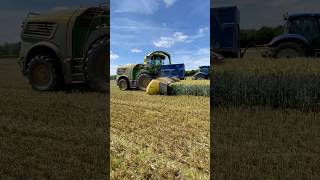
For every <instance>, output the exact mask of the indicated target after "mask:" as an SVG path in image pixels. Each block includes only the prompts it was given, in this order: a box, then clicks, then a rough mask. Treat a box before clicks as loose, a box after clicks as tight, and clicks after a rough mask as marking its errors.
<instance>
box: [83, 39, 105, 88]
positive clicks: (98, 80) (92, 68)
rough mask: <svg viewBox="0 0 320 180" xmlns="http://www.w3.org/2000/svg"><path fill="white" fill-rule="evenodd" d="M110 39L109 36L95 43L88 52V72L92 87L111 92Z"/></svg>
mask: <svg viewBox="0 0 320 180" xmlns="http://www.w3.org/2000/svg"><path fill="white" fill-rule="evenodd" d="M109 59H110V58H109V39H107V37H105V38H102V39H99V40H97V41H96V42H95V43H93V44H92V45H91V46H90V48H89V50H88V53H87V59H86V72H87V78H88V81H89V84H90V86H91V88H93V89H94V90H96V91H100V92H109V81H108V79H109V75H110V73H109Z"/></svg>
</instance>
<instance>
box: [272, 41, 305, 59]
mask: <svg viewBox="0 0 320 180" xmlns="http://www.w3.org/2000/svg"><path fill="white" fill-rule="evenodd" d="M271 57H272V58H297V57H307V48H306V47H305V46H304V45H302V44H299V43H296V42H286V43H281V44H279V45H277V46H276V47H275V48H274V49H273V50H272V52H271Z"/></svg>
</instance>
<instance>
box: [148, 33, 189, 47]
mask: <svg viewBox="0 0 320 180" xmlns="http://www.w3.org/2000/svg"><path fill="white" fill-rule="evenodd" d="M177 42H187V43H188V42H191V39H190V38H189V36H187V35H185V34H183V33H182V32H175V33H174V34H173V35H172V36H169V37H160V38H159V40H157V41H153V45H155V46H156V47H161V48H170V47H171V46H173V45H174V44H175V43H177Z"/></svg>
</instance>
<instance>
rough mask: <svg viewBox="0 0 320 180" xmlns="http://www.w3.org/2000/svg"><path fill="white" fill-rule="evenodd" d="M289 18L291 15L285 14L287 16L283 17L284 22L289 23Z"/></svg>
mask: <svg viewBox="0 0 320 180" xmlns="http://www.w3.org/2000/svg"><path fill="white" fill-rule="evenodd" d="M288 18H289V13H288V12H287V13H285V14H284V15H283V20H284V21H287V20H288Z"/></svg>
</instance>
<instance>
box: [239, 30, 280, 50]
mask: <svg viewBox="0 0 320 180" xmlns="http://www.w3.org/2000/svg"><path fill="white" fill-rule="evenodd" d="M283 30H284V29H283V26H277V27H265V26H264V27H261V28H260V29H242V30H240V37H239V41H240V46H241V48H245V47H248V46H249V47H252V43H254V44H255V45H263V44H268V43H269V42H270V41H271V40H272V39H273V38H274V37H276V36H278V35H281V34H283Z"/></svg>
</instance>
